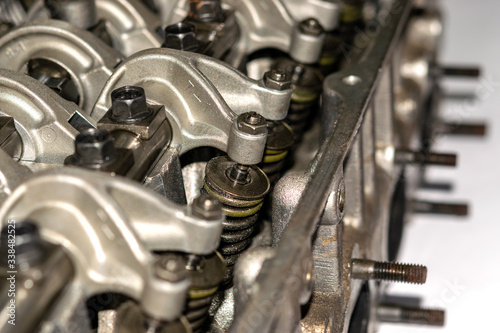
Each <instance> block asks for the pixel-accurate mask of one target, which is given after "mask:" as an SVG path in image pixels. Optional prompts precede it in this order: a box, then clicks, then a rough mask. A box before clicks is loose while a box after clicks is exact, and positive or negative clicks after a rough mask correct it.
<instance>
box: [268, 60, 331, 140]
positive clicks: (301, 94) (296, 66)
mask: <svg viewBox="0 0 500 333" xmlns="http://www.w3.org/2000/svg"><path fill="white" fill-rule="evenodd" d="M273 68H274V69H277V70H281V71H286V72H287V73H288V74H289V75H290V77H291V79H292V98H291V102H290V108H289V109H288V116H287V118H286V119H285V122H286V123H287V124H288V125H290V127H291V128H292V130H293V132H294V133H295V139H296V142H299V141H300V140H301V138H302V135H303V133H304V131H305V130H306V129H307V127H308V126H309V125H311V123H312V120H313V118H314V116H315V114H316V111H317V109H318V107H319V99H320V94H321V91H322V89H323V79H324V78H323V75H322V74H321V72H320V71H319V70H318V69H317V68H314V67H311V66H307V65H304V64H300V63H298V62H296V61H293V60H291V59H287V58H279V59H277V60H276V63H275V64H274V66H273Z"/></svg>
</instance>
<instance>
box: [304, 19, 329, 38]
mask: <svg viewBox="0 0 500 333" xmlns="http://www.w3.org/2000/svg"><path fill="white" fill-rule="evenodd" d="M299 31H300V32H301V33H303V34H305V35H309V36H319V35H321V34H322V33H323V32H324V29H323V27H322V26H321V24H320V23H319V22H318V20H316V19H313V18H309V19H306V20H304V21H302V22H300V23H299Z"/></svg>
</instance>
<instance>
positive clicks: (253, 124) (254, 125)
mask: <svg viewBox="0 0 500 333" xmlns="http://www.w3.org/2000/svg"><path fill="white" fill-rule="evenodd" d="M236 122H237V125H238V129H239V130H240V131H241V132H243V133H246V134H252V135H262V134H264V133H265V134H267V133H268V130H267V121H266V118H264V117H262V116H261V115H260V114H258V113H257V112H246V113H243V114H241V115H240V116H239V117H238V119H237V120H236Z"/></svg>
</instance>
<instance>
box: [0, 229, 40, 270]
mask: <svg viewBox="0 0 500 333" xmlns="http://www.w3.org/2000/svg"><path fill="white" fill-rule="evenodd" d="M12 230H13V229H11V228H9V225H6V226H4V227H3V228H2V232H1V236H0V255H1V257H0V262H2V263H3V264H6V263H7V258H8V256H7V254H8V253H7V252H8V250H9V235H10V236H12V234H10V233H9V232H12ZM15 231H16V232H15V235H14V241H15V245H16V265H22V264H28V265H31V264H36V263H38V262H39V261H40V260H41V259H42V258H43V256H44V254H45V253H46V247H45V243H44V241H43V239H42V238H41V236H40V231H39V229H38V226H37V225H36V223H35V222H33V221H30V220H25V221H20V222H17V223H16V224H15Z"/></svg>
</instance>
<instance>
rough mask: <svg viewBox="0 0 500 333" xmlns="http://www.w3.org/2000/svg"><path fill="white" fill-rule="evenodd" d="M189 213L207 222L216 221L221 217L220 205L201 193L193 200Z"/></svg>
mask: <svg viewBox="0 0 500 333" xmlns="http://www.w3.org/2000/svg"><path fill="white" fill-rule="evenodd" d="M191 213H192V214H193V216H196V217H198V218H201V219H204V220H207V221H217V220H220V219H222V216H223V213H222V205H221V204H220V203H219V201H217V200H216V199H214V198H212V197H211V196H210V195H209V194H207V193H202V194H201V195H200V196H198V197H196V198H195V199H194V200H193V203H192V204H191Z"/></svg>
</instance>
